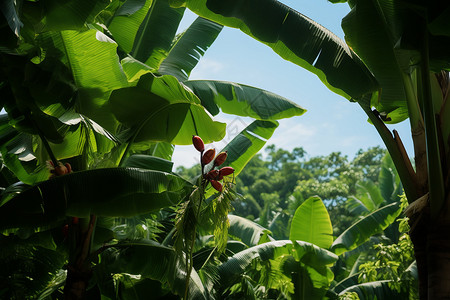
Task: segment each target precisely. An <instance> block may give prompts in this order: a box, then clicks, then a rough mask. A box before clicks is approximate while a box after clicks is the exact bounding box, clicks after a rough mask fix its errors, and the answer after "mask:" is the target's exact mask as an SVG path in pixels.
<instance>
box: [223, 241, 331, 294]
mask: <svg viewBox="0 0 450 300" xmlns="http://www.w3.org/2000/svg"><path fill="white" fill-rule="evenodd" d="M283 256H292V257H293V258H294V259H295V260H296V261H297V262H300V263H303V264H304V265H306V267H307V268H310V269H313V270H316V272H313V273H314V275H313V276H317V278H316V280H318V281H321V280H322V279H325V280H327V281H328V283H329V282H330V279H331V280H332V278H333V275H332V273H331V271H330V270H329V269H327V266H330V265H331V264H333V263H334V262H335V261H336V260H337V256H336V255H335V254H333V253H331V252H329V251H327V250H325V249H322V248H319V247H317V246H315V245H313V244H310V243H306V242H302V241H286V240H282V241H272V242H268V243H264V244H261V245H258V246H254V247H251V248H248V249H245V250H243V251H241V252H238V253H236V254H235V255H233V256H232V257H230V258H229V259H228V260H227V261H226V262H224V263H222V264H221V265H220V266H219V275H220V278H221V281H220V283H221V285H223V286H227V284H229V283H231V282H233V281H234V280H235V279H236V278H238V277H240V276H241V275H242V274H243V273H244V272H245V270H246V268H247V267H248V266H250V265H251V264H252V263H254V262H257V261H263V262H267V261H269V260H274V259H277V258H281V257H283ZM330 273H331V274H330Z"/></svg>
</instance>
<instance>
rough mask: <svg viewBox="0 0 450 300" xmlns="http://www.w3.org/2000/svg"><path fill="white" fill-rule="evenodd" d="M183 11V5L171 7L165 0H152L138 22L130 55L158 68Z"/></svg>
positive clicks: (153, 67)
mask: <svg viewBox="0 0 450 300" xmlns="http://www.w3.org/2000/svg"><path fill="white" fill-rule="evenodd" d="M146 4H147V3H146ZM183 13H184V7H183V8H172V7H170V6H169V3H168V1H166V0H153V1H152V2H151V6H150V8H149V10H148V12H147V15H146V16H145V18H144V20H143V21H142V22H141V23H140V26H139V29H138V31H137V33H136V37H135V38H134V42H133V49H132V50H131V55H132V56H133V57H134V58H136V59H137V60H139V61H141V62H143V63H145V64H146V65H148V66H149V67H150V68H152V69H154V70H156V69H158V67H159V65H160V64H161V61H162V60H163V59H164V58H165V57H166V56H167V53H168V52H169V49H170V46H171V44H172V41H173V39H174V37H175V33H176V31H177V28H178V24H179V23H180V21H181V18H182V17H183Z"/></svg>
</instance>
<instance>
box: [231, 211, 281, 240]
mask: <svg viewBox="0 0 450 300" xmlns="http://www.w3.org/2000/svg"><path fill="white" fill-rule="evenodd" d="M228 221H229V222H230V227H229V228H228V234H229V235H231V236H233V237H237V238H239V239H240V240H241V241H242V242H243V243H244V244H245V245H247V247H253V246H256V245H259V244H261V242H265V241H267V240H268V241H273V238H272V237H271V236H270V234H271V232H270V231H269V230H268V229H266V228H264V227H262V226H261V225H259V224H257V223H255V222H253V221H250V220H249V219H246V218H243V217H239V216H235V215H228Z"/></svg>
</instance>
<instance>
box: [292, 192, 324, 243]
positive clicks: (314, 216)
mask: <svg viewBox="0 0 450 300" xmlns="http://www.w3.org/2000/svg"><path fill="white" fill-rule="evenodd" d="M289 239H290V240H292V241H297V240H299V241H305V242H308V243H312V244H314V245H317V246H319V247H321V248H325V249H327V248H329V247H330V246H331V244H332V243H333V227H332V225H331V220H330V216H329V215H328V211H327V208H326V207H325V205H324V204H323V202H322V199H320V197H318V196H315V197H311V198H309V199H307V200H305V202H303V203H302V204H301V205H300V206H299V207H298V208H297V210H296V211H295V214H294V217H293V218H292V222H291V230H290V233H289Z"/></svg>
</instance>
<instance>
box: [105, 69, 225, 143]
mask: <svg viewBox="0 0 450 300" xmlns="http://www.w3.org/2000/svg"><path fill="white" fill-rule="evenodd" d="M109 107H110V109H111V111H112V112H113V113H114V115H115V116H116V118H117V119H118V120H119V121H120V122H121V123H123V124H125V125H126V126H128V127H130V128H132V130H133V131H132V132H133V135H134V137H132V139H133V141H134V142H148V141H166V142H169V143H172V144H176V145H190V144H192V135H199V136H201V137H202V139H203V140H204V142H205V143H210V142H212V141H218V140H221V139H222V138H223V137H224V135H225V124H223V123H220V122H217V121H213V120H212V118H211V116H210V115H209V114H208V113H207V112H206V111H205V110H204V108H203V107H202V106H201V105H200V100H199V99H198V98H197V97H196V96H195V95H194V94H193V93H192V92H191V91H190V90H189V89H187V88H186V87H185V86H184V85H182V84H180V83H179V82H178V80H177V79H176V78H175V77H173V76H170V75H164V76H161V77H155V76H154V75H153V74H146V75H144V76H142V77H141V79H140V81H139V85H138V86H137V87H130V88H124V89H119V90H116V91H114V92H113V93H112V95H111V99H110V106H109Z"/></svg>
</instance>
